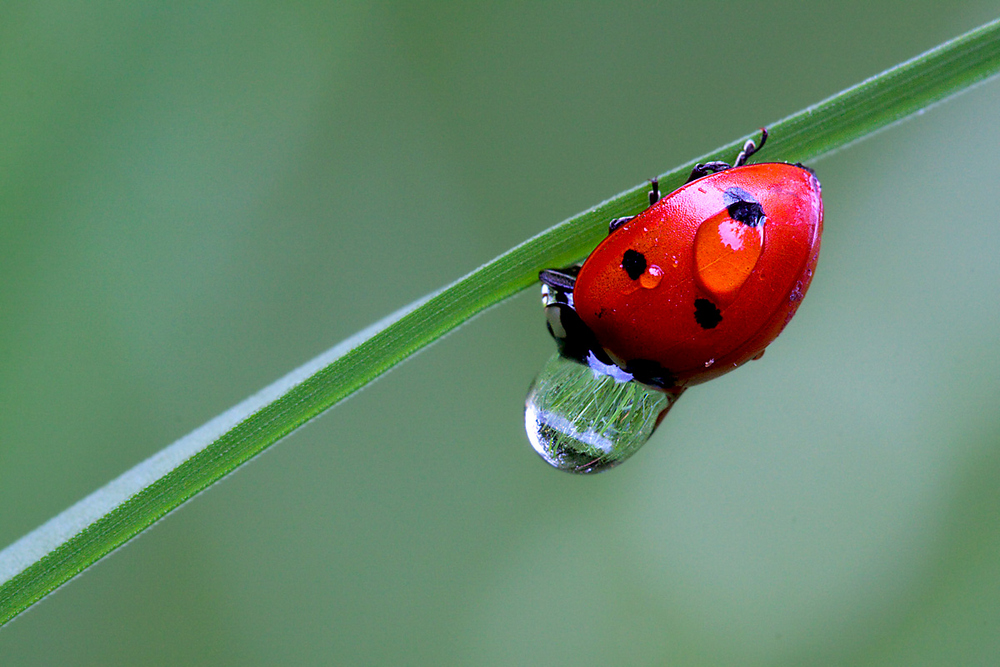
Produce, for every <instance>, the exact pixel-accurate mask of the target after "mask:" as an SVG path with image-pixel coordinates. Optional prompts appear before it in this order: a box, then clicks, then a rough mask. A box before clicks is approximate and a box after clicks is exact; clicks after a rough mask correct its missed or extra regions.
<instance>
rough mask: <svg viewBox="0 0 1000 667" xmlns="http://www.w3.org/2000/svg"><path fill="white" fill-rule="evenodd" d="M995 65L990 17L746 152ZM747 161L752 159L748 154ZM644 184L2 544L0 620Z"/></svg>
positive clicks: (426, 336) (533, 268) (984, 74)
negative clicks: (988, 21)
mask: <svg viewBox="0 0 1000 667" xmlns="http://www.w3.org/2000/svg"><path fill="white" fill-rule="evenodd" d="M998 70H1000V20H997V21H993V22H991V23H988V24H986V25H983V26H981V27H979V28H977V29H975V30H973V31H971V32H968V33H966V34H964V35H962V36H960V37H957V38H955V39H953V40H950V41H948V42H946V43H944V44H942V45H940V46H938V47H936V48H934V49H932V50H930V51H928V52H926V53H924V54H922V55H920V56H918V57H916V58H914V59H912V60H909V61H907V62H905V63H903V64H901V65H898V66H896V67H894V68H892V69H889V70H887V71H885V72H883V73H881V74H879V75H877V76H874V77H872V78H870V79H868V80H866V81H864V82H862V83H860V84H858V85H856V86H854V87H852V88H849V89H847V90H845V91H844V92H842V93H839V94H837V95H835V96H833V97H830V98H828V99H826V100H824V101H823V102H820V103H819V104H816V105H814V106H811V107H808V108H807V109H804V110H803V111H800V112H799V113H796V114H794V115H792V116H789V117H787V118H785V119H783V120H781V121H779V122H777V123H774V124H772V125H770V126H769V127H768V129H769V131H770V133H771V136H770V139H769V141H768V144H767V147H766V148H765V149H763V150H762V151H761V152H760V153H759V154H758V157H760V158H763V159H770V160H779V159H780V160H785V161H788V162H797V161H805V160H814V159H816V158H818V157H820V156H822V155H825V154H828V153H830V152H832V151H834V150H838V149H840V148H843V147H844V146H846V145H848V144H850V143H853V142H855V141H858V140H860V139H862V138H864V137H867V136H870V135H871V134H873V133H875V132H877V131H879V130H881V129H884V128H885V127H888V126H889V125H892V124H894V123H896V122H899V121H901V120H903V119H905V118H907V117H909V116H911V115H913V114H915V113H918V112H920V111H922V110H924V109H926V108H927V107H929V106H930V105H933V104H935V103H938V102H941V101H943V100H945V99H947V98H949V97H951V96H953V95H955V94H958V93H959V92H962V91H964V90H967V89H969V88H970V87H972V86H973V85H975V84H977V83H980V82H982V81H984V80H986V79H987V78H989V77H991V76H993V75H995V74H996V73H997V72H998ZM746 138H747V137H744V138H743V139H740V140H738V141H734V142H732V143H730V144H728V145H726V146H723V147H721V148H719V149H717V150H715V151H713V152H712V153H708V154H706V155H704V156H702V157H700V158H698V159H697V160H692V161H691V162H689V163H687V164H684V165H681V166H679V167H677V168H675V169H673V170H671V171H669V172H667V173H665V174H663V175H662V176H661V177H660V181H661V183H662V186H663V190H664V191H666V192H669V191H671V190H672V189H674V188H675V187H676V186H678V185H680V183H681V182H682V181H683V180H684V178H685V175H686V174H687V173H688V172H690V170H691V168H692V166H693V165H694V163H695V162H706V161H709V160H717V159H719V160H721V159H726V158H727V157H728V158H731V157H732V156H733V155H734V154H735V153H736V151H737V150H738V149H739V147H740V146H742V144H743V142H744V141H745V140H746ZM758 161H759V160H758ZM647 187H648V186H647V185H646V184H641V185H637V186H636V187H634V188H632V189H630V190H627V191H625V192H623V193H621V194H619V195H617V196H615V197H612V198H611V199H608V200H607V201H604V202H602V203H601V204H598V205H597V206H594V207H593V208H591V209H589V210H587V211H584V212H583V213H580V214H578V215H576V216H574V217H572V218H570V219H568V220H566V221H564V222H562V223H560V224H558V225H556V226H555V227H552V228H550V229H548V230H546V231H544V232H542V233H541V234H538V235H537V236H535V237H533V238H531V239H528V240H527V241H525V242H524V243H522V244H520V245H518V246H517V247H515V248H513V249H511V250H509V251H508V252H506V253H504V254H503V255H501V256H499V257H497V258H496V259H494V260H493V261H491V262H489V263H488V264H485V265H483V266H482V267H480V268H478V269H476V270H475V271H473V272H471V273H469V274H468V275H466V276H465V277H463V278H461V279H459V280H457V281H456V282H454V283H452V284H451V285H449V286H448V287H446V288H444V289H442V290H440V291H438V292H436V293H434V294H432V295H429V296H428V297H425V298H424V299H421V300H419V301H417V302H415V303H413V304H411V305H409V306H407V307H406V308H403V309H402V310H400V311H398V312H396V313H394V314H393V315H390V316H389V317H387V318H385V319H384V320H383V321H381V322H379V323H377V324H375V325H373V326H372V327H369V328H368V329H366V330H364V331H362V332H360V333H359V334H357V335H356V336H354V337H352V338H350V339H348V340H346V341H344V342H343V343H341V344H339V345H337V346H336V347H334V348H332V349H331V350H329V351H327V352H326V353H324V354H322V355H320V356H318V357H316V358H315V359H313V360H311V361H309V362H307V363H306V364H304V365H303V366H301V367H299V368H298V369H296V370H294V371H292V372H291V373H289V374H288V375H286V376H285V377H283V378H281V379H280V380H278V381H277V382H275V383H273V384H271V385H270V386H268V387H266V388H265V389H263V390H261V391H260V392H258V393H257V394H255V395H254V396H252V397H250V398H248V399H247V400H245V401H243V402H242V403H240V404H239V405H237V406H235V407H233V408H231V409H230V410H228V411H226V412H225V413H223V414H222V415H219V416H218V417H216V418H215V419H213V420H212V421H210V422H208V423H207V424H205V425H204V426H202V427H200V428H198V429H196V430H195V431H193V432H192V433H190V434H188V435H187V436H185V437H184V438H181V439H180V440H178V441H177V442H175V443H173V444H172V445H170V446H168V447H166V448H165V449H163V450H161V451H160V452H159V453H157V454H156V455H154V456H152V457H150V458H149V459H147V460H146V461H144V462H142V463H140V464H139V465H137V466H135V467H134V468H132V469H131V470H129V471H128V472H126V473H124V474H123V475H121V476H120V477H118V478H117V479H115V480H113V481H112V482H110V483H109V484H107V485H105V486H104V487H102V488H101V489H99V490H97V491H96V492H94V493H93V494H91V495H90V496H88V497H87V498H84V499H83V500H81V501H80V502H78V503H77V504H75V505H73V506H72V507H70V508H69V509H67V510H66V511H64V512H62V513H61V514H59V515H57V516H56V517H54V518H53V519H51V520H50V521H48V522H47V523H45V524H43V525H42V526H40V527H39V528H37V529H35V530H34V531H33V532H31V533H29V534H28V535H26V536H25V537H23V538H21V539H20V540H18V541H17V542H15V543H13V544H12V545H10V546H8V547H7V548H6V549H4V550H3V551H0V582H2V583H0V625H3V624H6V623H7V622H8V621H10V620H11V619H12V618H14V617H15V616H17V615H18V614H20V613H21V612H22V611H24V610H25V609H27V608H28V607H30V606H31V605H33V604H34V603H35V602H37V601H38V600H40V599H42V598H43V597H45V596H46V595H48V594H49V593H51V592H52V591H53V590H55V589H56V588H58V587H59V586H61V585H63V584H65V583H66V582H67V581H69V580H70V579H72V578H73V577H75V576H76V575H78V574H79V573H81V572H82V571H83V570H85V569H86V568H87V567H89V566H90V565H92V564H93V563H95V562H96V561H98V560H100V559H101V558H103V557H104V556H106V555H108V554H109V553H111V552H112V551H114V550H115V549H117V548H119V547H121V546H122V545H123V544H125V543H126V542H127V541H129V540H130V539H132V538H133V537H135V536H136V535H138V534H139V533H141V532H142V531H143V530H145V529H146V528H148V527H149V526H151V525H152V524H153V523H155V522H156V521H158V520H159V519H161V518H162V517H164V516H165V515H166V514H168V513H169V512H171V511H172V510H174V509H176V508H177V507H179V506H180V505H181V504H182V503H184V502H185V501H187V500H189V499H190V498H192V497H193V496H194V495H196V494H197V493H199V492H201V491H203V490H204V489H206V488H208V487H209V486H211V485H212V484H213V483H215V482H216V481H218V480H220V479H222V478H223V477H224V476H226V475H228V474H229V473H231V472H232V471H234V470H235V469H236V468H238V467H239V466H240V465H242V464H243V463H245V462H246V461H248V460H250V459H251V458H253V457H254V456H256V455H257V454H259V453H260V452H262V451H263V450H264V449H266V448H267V447H269V446H270V445H272V444H274V443H275V442H277V441H278V440H281V439H282V438H284V437H285V436H286V435H288V434H289V433H291V432H292V431H294V430H295V429H297V428H298V427H299V426H301V425H303V424H305V423H306V422H308V421H309V420H311V419H313V418H314V417H316V416H318V415H319V414H321V413H322V412H324V411H325V410H327V409H329V408H330V407H332V406H334V405H336V404H337V403H338V402H340V401H342V400H344V399H345V398H347V397H348V396H350V395H351V394H353V393H354V392H356V391H358V390H359V389H361V388H362V387H364V386H365V385H366V384H368V383H370V382H372V381H373V380H375V379H376V378H378V377H379V376H380V375H382V374H383V373H385V372H386V371H388V370H389V369H390V368H392V367H393V366H395V365H396V364H398V363H399V362H401V361H402V360H404V359H406V358H407V357H409V356H411V355H413V354H415V353H416V352H417V351H419V350H420V349H422V348H423V347H426V346H427V345H429V344H431V343H433V342H434V341H435V340H437V339H439V338H440V337H442V336H443V335H445V334H446V333H448V332H449V331H451V330H452V329H454V328H456V327H457V326H459V325H460V324H462V323H463V322H465V321H467V320H469V319H470V318H472V317H474V316H475V315H477V314H478V313H480V312H482V311H483V310H485V309H487V308H489V307H491V306H493V305H495V304H497V303H499V302H500V301H503V300H504V299H506V298H508V297H510V296H512V295H513V294H515V293H517V292H519V291H520V290H522V289H524V288H526V287H528V286H530V285H532V284H533V283H535V282H536V279H537V274H538V271H539V270H540V269H542V268H545V267H549V266H561V265H565V264H569V263H571V262H573V261H575V260H578V259H579V258H581V257H583V256H584V255H585V254H586V253H587V252H588V251H589V250H590V248H592V247H593V246H594V245H596V244H597V242H598V241H600V239H601V238H602V237H603V235H604V230H605V229H606V223H607V220H609V219H611V218H615V217H620V216H625V215H632V214H635V213H637V212H639V211H640V210H642V209H643V208H644V207H645V202H646V190H647Z"/></svg>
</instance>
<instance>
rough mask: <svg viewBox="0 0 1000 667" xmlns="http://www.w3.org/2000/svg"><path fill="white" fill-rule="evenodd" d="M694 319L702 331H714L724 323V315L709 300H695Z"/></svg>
mask: <svg viewBox="0 0 1000 667" xmlns="http://www.w3.org/2000/svg"><path fill="white" fill-rule="evenodd" d="M694 319H695V321H696V322H697V323H698V324H700V325H701V328H702V329H714V328H715V327H716V326H717V325H718V324H719V322H721V321H722V313H721V312H720V311H719V309H718V308H717V307H716V305H715V304H714V303H712V302H711V301H709V300H708V299H695V300H694Z"/></svg>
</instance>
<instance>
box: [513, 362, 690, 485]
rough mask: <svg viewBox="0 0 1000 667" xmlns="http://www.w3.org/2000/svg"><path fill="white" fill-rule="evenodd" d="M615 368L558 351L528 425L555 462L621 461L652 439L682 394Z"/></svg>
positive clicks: (602, 464) (578, 469) (601, 465)
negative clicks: (610, 369)
mask: <svg viewBox="0 0 1000 667" xmlns="http://www.w3.org/2000/svg"><path fill="white" fill-rule="evenodd" d="M593 361H595V362H596V363H598V364H599V363H600V362H597V360H596V359H594V360H593ZM614 370H615V371H616V372H613V373H608V372H606V371H604V372H602V370H601V369H599V368H596V367H595V368H592V367H590V366H587V365H586V364H584V363H581V362H579V361H576V360H573V359H569V358H567V357H565V356H563V355H561V354H559V353H556V354H554V355H552V357H551V358H549V360H548V362H546V364H545V366H544V367H543V368H542V370H541V372H540V373H539V374H538V376H537V377H536V378H535V381H534V383H532V385H531V389H529V390H528V396H527V398H526V399H525V410H524V426H525V430H526V431H527V433H528V439H529V440H530V441H531V445H532V447H534V448H535V451H536V452H538V453H539V455H541V457H542V458H543V459H545V461H547V462H548V463H549V464H550V465H552V466H554V467H556V468H559V469H560V470H566V471H568V472H575V473H594V472H601V471H602V470H607V469H608V468H612V467H614V466H616V465H618V464H619V463H621V462H622V461H624V460H625V459H627V458H628V457H630V456H631V455H632V454H634V453H635V452H636V450H638V449H639V448H640V447H641V446H642V445H644V444H645V443H646V441H647V440H649V437H650V436H651V435H652V434H653V431H654V430H655V429H656V427H657V425H658V424H659V423H660V421H661V420H662V419H663V417H664V416H665V415H666V414H667V411H668V410H669V409H670V406H671V405H673V404H674V402H675V401H676V400H677V397H678V396H680V395H681V393H682V392H683V389H677V390H674V391H673V392H672V393H665V392H663V391H659V390H657V389H653V388H652V387H648V386H646V385H643V384H640V383H638V382H635V381H634V380H632V379H631V376H629V375H628V374H627V373H625V371H622V370H621V369H619V368H617V367H614Z"/></svg>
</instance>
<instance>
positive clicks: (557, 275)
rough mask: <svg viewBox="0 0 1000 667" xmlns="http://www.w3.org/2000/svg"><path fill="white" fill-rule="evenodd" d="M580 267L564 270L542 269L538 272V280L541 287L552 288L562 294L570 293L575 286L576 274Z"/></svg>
mask: <svg viewBox="0 0 1000 667" xmlns="http://www.w3.org/2000/svg"><path fill="white" fill-rule="evenodd" d="M579 270H580V267H578V266H570V267H566V268H565V269H542V270H541V271H539V272H538V279H539V280H540V281H541V282H542V284H543V285H548V286H549V287H554V288H555V289H557V290H561V291H563V292H572V291H573V288H574V287H575V286H576V274H577V272H579Z"/></svg>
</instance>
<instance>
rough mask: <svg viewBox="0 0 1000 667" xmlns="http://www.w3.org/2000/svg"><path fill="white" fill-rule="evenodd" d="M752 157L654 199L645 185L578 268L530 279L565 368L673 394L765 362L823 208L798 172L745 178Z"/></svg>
mask: <svg viewBox="0 0 1000 667" xmlns="http://www.w3.org/2000/svg"><path fill="white" fill-rule="evenodd" d="M766 139H767V132H766V131H763V130H762V136H761V142H760V146H763V145H764V141H766ZM757 150H759V147H758V146H756V145H755V144H754V143H753V141H748V142H747V144H746V146H744V149H743V151H742V152H741V153H740V155H739V156H738V157H737V159H736V161H735V163H734V166H732V167H730V166H729V165H728V164H725V163H720V162H715V163H709V164H707V165H698V166H696V167H695V169H694V171H693V172H692V174H691V178H690V179H689V181H688V183H687V184H686V185H684V186H683V187H681V188H680V189H678V190H676V191H674V192H672V193H670V194H669V195H666V196H665V197H663V198H662V199H661V198H659V196H658V188H657V184H656V182H655V181H654V182H653V188H652V192H650V207H649V208H647V209H646V210H645V211H643V212H642V213H640V214H639V215H637V216H635V217H633V218H624V219H619V220H614V221H612V223H611V231H610V234H609V235H608V238H606V239H605V240H604V241H603V242H602V243H601V244H600V245H598V246H597V248H596V249H595V250H594V251H593V252H592V253H591V255H590V257H588V258H587V260H586V261H585V262H584V264H583V266H582V267H579V268H576V267H571V268H568V269H562V270H551V269H547V270H545V271H542V272H541V273H540V274H539V277H540V279H541V281H542V282H543V283H544V285H545V287H543V291H544V293H545V304H546V313H547V315H548V320H549V330H550V332H551V333H552V335H553V336H554V337H555V338H556V339H557V341H558V342H559V344H560V349H561V351H562V352H563V354H564V355H565V356H570V357H573V358H576V359H578V360H580V361H582V362H584V363H588V364H590V365H591V366H592V367H594V368H595V369H598V370H600V371H602V372H605V373H611V374H620V375H621V376H622V378H623V379H635V380H638V381H639V382H642V383H644V384H648V385H652V386H655V387H657V388H660V389H663V390H667V391H672V392H679V391H680V390H683V388H685V387H687V386H689V385H692V384H697V383H699V382H705V381H706V380H710V379H712V378H714V377H717V376H719V375H722V374H723V373H726V372H728V371H730V370H732V369H734V368H736V367H737V366H739V365H741V364H743V363H745V362H747V361H749V360H750V359H754V358H758V357H759V356H760V355H762V354H763V353H764V348H766V347H767V346H768V344H769V343H770V342H771V341H773V340H774V339H775V337H777V335H778V334H779V333H781V330H782V329H783V328H784V327H785V325H786V324H787V323H788V321H789V320H790V319H791V318H792V316H793V315H794V314H795V311H796V309H797V308H798V306H799V303H800V301H801V300H802V297H803V296H804V295H805V293H806V290H807V289H808V288H809V283H810V281H811V279H812V275H813V271H814V269H815V267H816V261H817V259H818V257H819V247H820V236H821V235H822V231H823V200H822V198H821V196H820V184H819V181H818V180H817V179H816V176H815V175H814V174H813V172H812V171H811V170H809V169H807V168H805V167H803V166H801V165H797V164H796V165H793V164H785V163H762V164H753V165H746V166H743V163H744V161H745V160H746V158H747V157H749V156H750V155H752V154H753V153H754V152H756V151H757Z"/></svg>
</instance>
